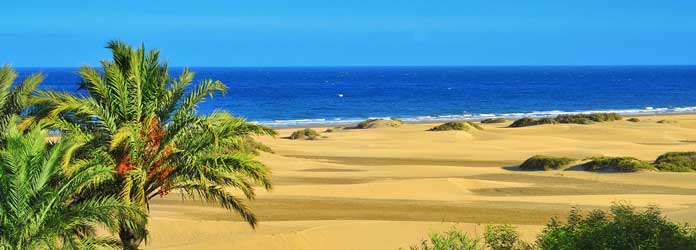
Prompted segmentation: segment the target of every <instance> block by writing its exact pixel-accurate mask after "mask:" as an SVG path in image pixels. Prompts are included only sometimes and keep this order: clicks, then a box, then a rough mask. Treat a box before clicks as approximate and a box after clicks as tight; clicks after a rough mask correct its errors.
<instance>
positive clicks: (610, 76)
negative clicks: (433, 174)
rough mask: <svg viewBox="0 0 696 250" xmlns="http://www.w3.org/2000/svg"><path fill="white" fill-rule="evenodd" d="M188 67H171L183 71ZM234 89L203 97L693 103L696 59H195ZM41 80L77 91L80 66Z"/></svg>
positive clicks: (219, 102)
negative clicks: (413, 62)
mask: <svg viewBox="0 0 696 250" xmlns="http://www.w3.org/2000/svg"><path fill="white" fill-rule="evenodd" d="M180 70H181V69H177V68H174V69H172V70H171V71H172V73H173V74H176V73H177V72H179V71H180ZM193 70H194V71H195V72H196V73H197V75H196V78H197V79H203V78H210V79H215V80H221V81H222V82H224V83H226V84H227V85H228V86H229V87H230V90H229V92H228V93H227V94H226V95H225V96H216V97H215V98H213V99H212V100H208V101H207V102H206V103H204V104H202V105H201V106H200V107H199V110H200V111H201V112H202V113H207V112H210V111H212V110H214V109H224V110H228V111H230V112H232V113H234V114H236V115H238V116H243V117H246V118H248V119H249V120H253V121H258V122H260V123H264V124H268V125H272V126H302V125H314V124H343V123H352V122H355V121H358V120H363V119H365V118H374V117H397V118H402V119H405V120H408V121H429V120H438V121H439V120H453V119H480V118H486V117H495V116H505V117H521V116H551V115H556V114H558V113H564V112H593V111H615V112H622V113H628V114H650V113H692V112H696V66H586V67H578V66H549V67H513V66H510V67H273V68H253V67H248V68H193ZM18 71H19V72H20V74H22V75H26V74H28V73H31V72H43V73H45V74H47V78H46V80H45V81H44V83H43V85H42V88H44V89H56V90H64V91H77V88H78V83H79V81H80V79H79V77H78V76H77V74H76V71H77V69H76V68H19V69H18Z"/></svg>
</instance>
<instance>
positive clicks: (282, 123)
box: [257, 106, 696, 127]
mask: <svg viewBox="0 0 696 250" xmlns="http://www.w3.org/2000/svg"><path fill="white" fill-rule="evenodd" d="M604 112H611V113H619V114H622V115H652V114H689V113H696V106H694V107H670V108H653V107H645V108H642V109H598V110H582V111H561V110H549V111H532V112H518V113H500V114H495V113H480V114H470V113H464V114H449V115H430V116H411V117H364V118H358V117H356V118H316V119H294V120H273V121H257V123H259V124H263V125H266V126H271V127H302V126H332V125H347V124H355V123H358V122H361V121H364V120H366V119H374V118H382V119H389V118H398V119H401V120H403V121H405V122H446V121H455V120H483V119H487V118H508V119H518V118H522V117H533V118H544V117H554V116H557V115H563V114H580V113H604Z"/></svg>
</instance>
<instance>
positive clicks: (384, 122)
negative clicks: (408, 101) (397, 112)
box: [354, 118, 404, 129]
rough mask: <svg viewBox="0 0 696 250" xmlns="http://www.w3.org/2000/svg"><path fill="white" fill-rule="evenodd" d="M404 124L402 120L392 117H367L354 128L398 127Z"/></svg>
mask: <svg viewBox="0 0 696 250" xmlns="http://www.w3.org/2000/svg"><path fill="white" fill-rule="evenodd" d="M402 124H404V122H403V121H402V120H399V119H396V118H391V119H367V120H365V121H362V122H360V123H358V125H356V126H355V127H354V128H357V129H367V128H396V127H399V126H401V125H402Z"/></svg>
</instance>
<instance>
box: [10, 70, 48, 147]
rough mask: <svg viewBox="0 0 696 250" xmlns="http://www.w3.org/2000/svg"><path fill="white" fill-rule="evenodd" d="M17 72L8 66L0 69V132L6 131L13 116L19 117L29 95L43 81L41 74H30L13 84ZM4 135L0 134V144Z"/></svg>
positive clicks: (27, 102) (27, 101)
mask: <svg viewBox="0 0 696 250" xmlns="http://www.w3.org/2000/svg"><path fill="white" fill-rule="evenodd" d="M16 78H17V72H16V71H15V70H14V69H12V68H11V67H10V66H9V65H4V66H2V68H0V131H6V130H7V129H8V127H9V126H11V124H10V120H11V119H12V117H13V116H17V115H20V114H21V113H22V112H23V111H24V110H26V108H27V105H28V104H29V99H30V97H31V95H32V94H33V93H34V91H35V90H36V87H37V86H38V85H39V84H40V83H41V81H43V79H44V75H43V74H41V73H36V74H32V75H30V76H27V77H26V78H24V80H23V81H22V82H20V83H17V84H15V83H14V81H15V79H16ZM3 136H4V133H0V142H2V141H4V138H3Z"/></svg>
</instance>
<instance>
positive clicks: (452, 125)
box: [428, 121, 483, 131]
mask: <svg viewBox="0 0 696 250" xmlns="http://www.w3.org/2000/svg"><path fill="white" fill-rule="evenodd" d="M472 128H474V129H478V130H483V128H482V127H481V126H479V125H478V124H476V123H473V122H470V121H456V122H446V123H443V124H440V125H437V126H435V127H433V128H431V129H428V130H429V131H449V130H463V131H469V129H472Z"/></svg>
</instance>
